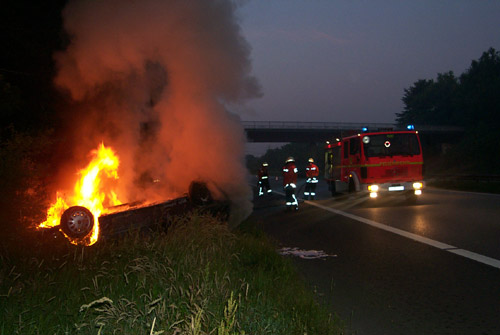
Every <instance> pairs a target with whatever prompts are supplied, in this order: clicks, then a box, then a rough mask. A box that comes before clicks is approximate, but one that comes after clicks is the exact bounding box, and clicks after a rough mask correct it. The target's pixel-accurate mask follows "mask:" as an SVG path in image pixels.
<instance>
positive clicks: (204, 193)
mask: <svg viewBox="0 0 500 335" xmlns="http://www.w3.org/2000/svg"><path fill="white" fill-rule="evenodd" d="M189 200H190V201H191V203H192V204H193V205H195V206H203V205H208V204H210V203H212V201H213V198H212V194H211V193H210V190H209V189H208V187H207V184H205V183H203V182H198V181H194V182H192V183H191V185H190V186H189Z"/></svg>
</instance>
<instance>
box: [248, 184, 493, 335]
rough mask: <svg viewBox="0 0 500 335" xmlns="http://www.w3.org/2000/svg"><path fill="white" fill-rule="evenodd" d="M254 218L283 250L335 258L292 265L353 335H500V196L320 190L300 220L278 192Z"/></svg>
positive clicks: (262, 202) (258, 205) (259, 202)
mask: <svg viewBox="0 0 500 335" xmlns="http://www.w3.org/2000/svg"><path fill="white" fill-rule="evenodd" d="M301 185H302V184H301V183H299V188H300V186H301ZM272 186H273V189H274V190H276V191H279V192H281V187H280V185H279V181H274V180H273V183H272ZM302 190H303V189H302ZM252 217H253V218H254V219H255V220H256V221H257V222H258V224H259V225H260V226H261V227H262V229H263V230H264V231H265V232H266V233H267V234H268V235H269V236H270V237H271V238H273V239H274V240H275V241H276V243H277V245H278V247H279V248H283V247H289V248H299V249H300V250H305V251H309V250H316V251H323V252H324V253H326V254H328V255H330V256H329V257H324V258H318V259H303V258H300V257H295V256H286V257H291V259H292V260H293V262H294V263H295V264H296V265H297V268H298V269H299V272H300V273H301V274H302V275H303V277H304V278H305V280H306V282H308V283H309V284H310V285H311V287H312V288H313V289H314V290H315V291H316V292H317V294H318V298H319V299H321V300H322V301H323V302H324V303H326V304H327V305H328V306H331V308H332V311H334V312H335V313H337V314H338V315H339V316H340V318H341V319H343V320H344V322H345V324H346V327H347V329H348V330H349V332H350V333H352V334H374V335H377V334H500V219H499V218H500V196H499V195H488V194H478V193H466V192H454V191H445V190H438V189H426V190H425V191H424V194H423V195H422V197H421V198H419V199H418V201H417V203H416V204H408V203H407V202H406V201H405V199H404V198H399V197H394V198H393V197H391V198H386V199H377V200H376V201H375V202H373V201H371V200H370V199H367V198H360V197H340V198H332V197H331V196H330V195H329V193H328V191H327V189H326V184H324V183H320V184H319V186H318V196H317V200H315V201H306V202H301V203H300V209H299V211H298V212H285V210H284V198H283V196H282V195H279V194H277V193H276V192H275V193H274V195H272V196H265V197H263V198H258V199H256V200H255V202H254V212H253V214H252Z"/></svg>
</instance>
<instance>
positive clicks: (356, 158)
mask: <svg viewBox="0 0 500 335" xmlns="http://www.w3.org/2000/svg"><path fill="white" fill-rule="evenodd" d="M409 128H410V129H411V128H412V127H409ZM364 130H365V132H363V133H360V134H356V135H353V136H349V137H345V138H342V139H336V140H335V141H333V142H332V143H328V142H327V145H326V152H325V179H326V181H327V182H328V184H329V188H330V191H331V192H332V195H336V194H338V193H344V192H366V193H368V194H369V195H370V198H377V196H378V195H379V194H380V195H383V194H396V193H401V194H405V195H406V196H407V197H408V199H410V200H414V199H416V198H417V196H419V195H421V194H422V189H423V187H424V182H423V177H422V168H423V158H422V146H421V144H420V138H419V136H418V131H415V130H405V131H381V132H368V131H366V129H364Z"/></svg>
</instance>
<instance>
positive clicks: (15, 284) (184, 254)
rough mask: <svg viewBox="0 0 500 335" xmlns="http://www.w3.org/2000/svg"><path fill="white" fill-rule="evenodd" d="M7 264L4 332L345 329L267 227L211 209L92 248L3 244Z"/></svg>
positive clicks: (0, 325)
mask: <svg viewBox="0 0 500 335" xmlns="http://www.w3.org/2000/svg"><path fill="white" fill-rule="evenodd" d="M18 242H19V244H20V243H21V242H22V241H18ZM0 266H1V269H0V315H1V320H0V334H2V335H4V334H5V335H6V334H9V335H10V334H150V335H151V334H157V335H158V334H193V335H194V334H217V335H230V334H231V335H233V334H300V335H303V334H339V333H342V329H341V328H340V327H339V325H338V321H336V320H335V319H334V318H332V316H331V315H330V314H329V312H328V311H326V310H325V309H324V308H322V307H321V306H319V305H318V304H317V303H316V302H315V300H314V297H313V295H312V293H311V292H309V291H308V290H307V289H305V286H304V284H303V283H302V282H301V281H300V280H298V278H297V275H296V273H295V272H294V270H293V267H292V266H291V264H289V263H288V262H287V261H286V260H285V259H283V258H282V257H280V256H279V255H278V254H277V253H276V252H275V249H274V247H273V246H272V245H271V244H270V243H269V242H268V241H267V240H266V239H265V237H264V236H262V235H259V234H253V233H248V232H245V233H244V232H232V231H230V230H229V229H228V228H227V225H226V224H224V223H223V222H221V221H220V220H218V219H216V218H213V217H211V216H205V215H202V214H193V215H188V216H185V217H181V218H177V219H176V220H175V222H174V223H173V225H172V227H171V228H169V230H168V233H163V232H154V233H150V234H139V233H135V234H130V235H128V236H126V237H123V238H120V239H116V240H108V241H104V242H100V243H98V244H96V245H94V246H92V247H89V248H81V247H78V248H77V247H70V246H68V245H66V244H64V245H59V246H54V245H50V246H48V247H47V246H46V245H42V244H40V245H32V246H31V247H29V248H23V249H21V250H13V249H12V248H5V247H4V248H3V249H2V254H1V256H0Z"/></svg>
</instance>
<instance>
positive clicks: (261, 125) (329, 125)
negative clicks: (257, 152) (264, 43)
mask: <svg viewBox="0 0 500 335" xmlns="http://www.w3.org/2000/svg"><path fill="white" fill-rule="evenodd" d="M241 124H242V125H243V127H244V128H245V129H331V130H356V129H359V130H361V129H362V128H363V127H366V128H368V131H370V130H378V129H394V130H405V129H406V128H405V127H402V126H400V125H398V124H394V123H359V122H302V121H241ZM415 129H416V130H420V131H428V132H463V128H461V127H455V126H427V125H426V126H418V125H415Z"/></svg>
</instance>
